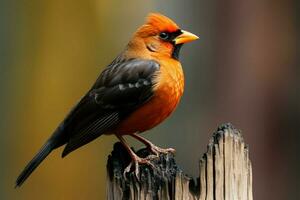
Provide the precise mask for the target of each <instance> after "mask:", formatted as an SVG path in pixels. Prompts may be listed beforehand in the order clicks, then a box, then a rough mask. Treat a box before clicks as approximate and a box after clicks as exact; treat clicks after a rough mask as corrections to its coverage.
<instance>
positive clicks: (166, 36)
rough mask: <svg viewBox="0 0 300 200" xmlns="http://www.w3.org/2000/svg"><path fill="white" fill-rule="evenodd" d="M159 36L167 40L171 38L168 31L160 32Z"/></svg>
mask: <svg viewBox="0 0 300 200" xmlns="http://www.w3.org/2000/svg"><path fill="white" fill-rule="evenodd" d="M159 37H160V38H161V39H163V40H167V39H168V38H169V33H167V32H161V33H160V34H159Z"/></svg>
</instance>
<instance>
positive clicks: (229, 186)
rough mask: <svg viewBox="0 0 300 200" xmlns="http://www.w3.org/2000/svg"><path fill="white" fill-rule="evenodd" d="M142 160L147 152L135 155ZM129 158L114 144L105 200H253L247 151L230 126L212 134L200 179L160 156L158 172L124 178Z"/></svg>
mask: <svg viewBox="0 0 300 200" xmlns="http://www.w3.org/2000/svg"><path fill="white" fill-rule="evenodd" d="M137 154H138V155H139V156H141V157H146V156H147V155H149V151H148V150H147V149H141V150H139V151H137ZM129 162H130V157H129V155H128V154H127V152H126V150H125V149H124V147H123V146H122V145H121V144H120V143H116V144H115V146H114V150H113V151H112V153H111V155H110V156H109V158H108V163H107V171H108V173H107V174H108V178H107V199H108V200H127V199H128V200H129V199H130V200H152V199H160V200H173V199H174V200H182V199H183V200H196V199H197V200H252V199H253V197H252V168H251V162H250V160H249V153H248V147H247V146H246V145H245V143H244V141H243V138H242V136H241V133H240V132H239V131H238V130H236V129H235V128H234V127H233V126H232V125H231V124H224V125H221V126H220V127H219V128H218V130H217V131H216V132H215V133H214V134H213V137H212V138H211V140H210V142H209V144H208V146H207V152H206V153H205V154H204V155H203V157H202V159H201V160H200V165H199V166H200V167H199V168H200V176H199V177H198V178H197V179H196V180H194V179H193V178H191V177H188V176H187V175H185V173H184V172H183V171H182V169H181V168H180V167H178V166H177V164H176V162H175V159H174V156H173V155H172V154H167V155H160V157H159V159H157V160H154V161H153V164H154V165H155V166H156V167H157V169H155V170H153V169H152V168H151V167H149V166H145V165H142V166H140V176H139V178H138V179H137V178H136V177H135V174H134V173H133V172H132V173H129V174H127V177H126V179H125V178H124V176H123V171H124V168H125V167H126V166H127V165H128V164H129Z"/></svg>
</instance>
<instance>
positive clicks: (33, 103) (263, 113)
mask: <svg viewBox="0 0 300 200" xmlns="http://www.w3.org/2000/svg"><path fill="white" fill-rule="evenodd" d="M153 11H155V12H161V13H163V14H165V15H167V16H169V17H170V18H172V19H174V20H175V21H176V22H177V23H178V24H179V25H180V26H181V27H182V28H183V29H186V30H189V31H191V32H193V33H195V34H197V35H199V36H200V40H198V41H196V42H193V43H191V44H187V45H185V47H184V48H183V49H182V53H181V61H182V64H183V66H184V71H185V76H186V90H185V94H184V97H183V99H182V101H181V103H180V105H179V107H178V109H177V110H176V112H175V113H174V114H173V115H172V116H171V117H170V118H169V119H168V120H167V121H166V122H165V123H163V124H162V125H160V126H159V127H157V128H155V129H153V130H151V131H148V132H147V133H145V134H144V136H145V137H146V138H148V139H150V140H152V141H153V142H154V143H155V144H157V145H159V146H162V147H173V148H175V149H177V154H176V158H177V161H178V163H179V165H180V166H181V167H182V168H183V169H184V170H185V172H187V173H188V174H189V175H193V176H196V175H197V174H198V161H199V159H200V157H201V155H202V153H203V152H205V150H206V144H207V143H208V140H209V138H210V136H211V134H212V133H213V131H215V130H216V128H217V126H218V125H219V124H221V123H223V122H231V123H233V124H234V125H235V126H236V127H237V128H238V129H241V130H242V131H243V135H244V138H245V140H246V142H247V143H248V144H249V146H250V156H251V159H252V162H253V175H254V177H253V179H254V183H253V186H254V191H253V192H254V199H256V200H260V199H273V200H274V199H275V200H277V199H278V200H279V199H300V190H299V180H300V172H299V170H300V158H299V157H300V150H299V145H300V132H299V128H298V126H299V123H300V67H299V66H300V57H299V53H300V52H299V48H298V47H299V35H300V28H299V27H300V26H299V25H300V24H299V22H300V12H299V11H300V3H299V1H297V0H252V1H250V0H248V1H246V0H226V1H220V0H211V1H204V0H187V1H180V0H172V1H155V0H152V1H139V0H132V1H103V0H86V1H71V0H52V1H38V0H30V1H25V0H19V1H16V0H11V1H9V0H1V6H0V16H1V17H0V24H1V26H0V44H1V45H0V90H1V96H0V113H1V115H0V119H1V120H0V132H1V134H0V156H1V165H0V169H1V170H0V199H4V200H6V199H9V200H15V199H16V200H19V199H21V200H27V199H45V200H53V199H55V200H60V199H66V200H69V199H105V188H106V185H105V180H106V169H105V165H106V159H107V156H108V155H109V153H110V152H111V150H112V147H113V144H114V142H116V141H117V140H116V138H115V137H114V136H102V137H101V138H99V139H98V140H96V141H94V142H92V143H90V144H89V145H87V146H84V147H83V148H81V149H79V150H77V151H75V152H74V153H72V154H70V155H69V156H67V157H66V158H65V159H61V157H60V155H61V151H62V148H61V149H59V150H56V151H54V152H53V153H52V154H51V155H50V156H49V157H48V158H47V159H46V160H45V161H44V162H43V164H42V165H41V166H40V167H39V168H38V169H37V170H36V171H35V172H34V173H33V174H32V176H31V177H30V178H29V179H28V180H27V182H26V183H25V184H24V185H23V187H22V188H20V189H17V190H16V189H14V181H15V179H16V177H17V175H18V174H19V172H20V171H21V170H22V169H23V167H24V166H25V164H27V162H28V161H29V160H30V159H31V158H32V157H33V155H34V154H35V153H36V152H37V150H38V149H39V148H40V147H41V145H42V144H43V143H44V141H45V140H46V139H47V138H48V136H49V135H50V134H51V133H52V131H53V130H54V129H55V128H56V126H57V125H58V123H59V122H60V121H61V120H62V119H63V118H64V116H65V115H66V114H67V112H68V111H69V110H70V109H71V108H72V106H73V105H74V104H75V103H76V102H77V101H78V100H79V98H80V97H81V96H82V95H83V94H84V93H85V92H86V91H87V90H88V89H89V87H90V86H91V85H92V84H93V82H94V81H95V79H96V78H97V76H98V74H99V73H100V72H101V70H102V69H103V67H105V66H106V65H107V64H109V63H110V62H111V61H112V60H113V58H114V57H115V56H116V55H117V54H118V53H119V52H120V51H121V50H122V49H123V48H124V46H125V45H126V44H127V42H128V40H129V39H130V37H131V35H132V33H133V32H134V31H135V30H136V28H137V27H138V26H140V25H141V24H142V23H143V22H144V18H145V16H146V15H147V14H148V13H149V12H153ZM148 133H149V134H148ZM129 141H130V143H131V144H132V145H133V146H135V147H136V148H140V147H141V145H140V144H139V143H137V142H135V141H133V140H129Z"/></svg>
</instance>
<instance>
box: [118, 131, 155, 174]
mask: <svg viewBox="0 0 300 200" xmlns="http://www.w3.org/2000/svg"><path fill="white" fill-rule="evenodd" d="M116 136H117V138H118V139H119V140H120V141H121V143H122V144H123V146H124V147H125V149H126V150H127V151H128V153H129V155H130V157H131V159H132V161H131V162H130V164H129V165H128V166H127V167H126V168H125V169H124V173H123V176H124V177H126V176H125V175H126V173H127V172H130V169H131V167H132V165H134V168H135V176H136V178H137V179H138V175H139V164H147V165H150V166H151V167H152V168H155V166H154V165H153V164H152V163H151V162H150V160H149V159H146V158H141V157H139V156H137V155H136V154H135V153H134V151H133V150H132V149H131V148H130V147H129V146H128V144H127V143H126V141H125V139H124V138H123V137H122V136H120V135H116Z"/></svg>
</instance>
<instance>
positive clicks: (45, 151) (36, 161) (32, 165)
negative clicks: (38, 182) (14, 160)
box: [15, 141, 54, 187]
mask: <svg viewBox="0 0 300 200" xmlns="http://www.w3.org/2000/svg"><path fill="white" fill-rule="evenodd" d="M53 149H54V146H53V143H52V142H51V141H47V142H46V144H44V146H43V147H42V148H41V149H40V151H39V152H38V153H37V154H36V155H35V156H34V158H33V159H32V160H31V161H30V162H29V163H28V164H27V166H26V167H25V168H24V170H23V171H22V172H21V174H20V175H19V177H18V178H17V180H16V186H15V187H20V186H21V185H22V184H23V183H24V181H25V180H26V179H27V178H28V177H29V176H30V174H31V173H32V172H33V171H34V170H35V169H36V168H37V167H38V166H39V165H40V164H41V162H42V161H43V160H44V159H45V158H46V157H47V156H48V155H49V154H50V153H51V151H52V150H53Z"/></svg>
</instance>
